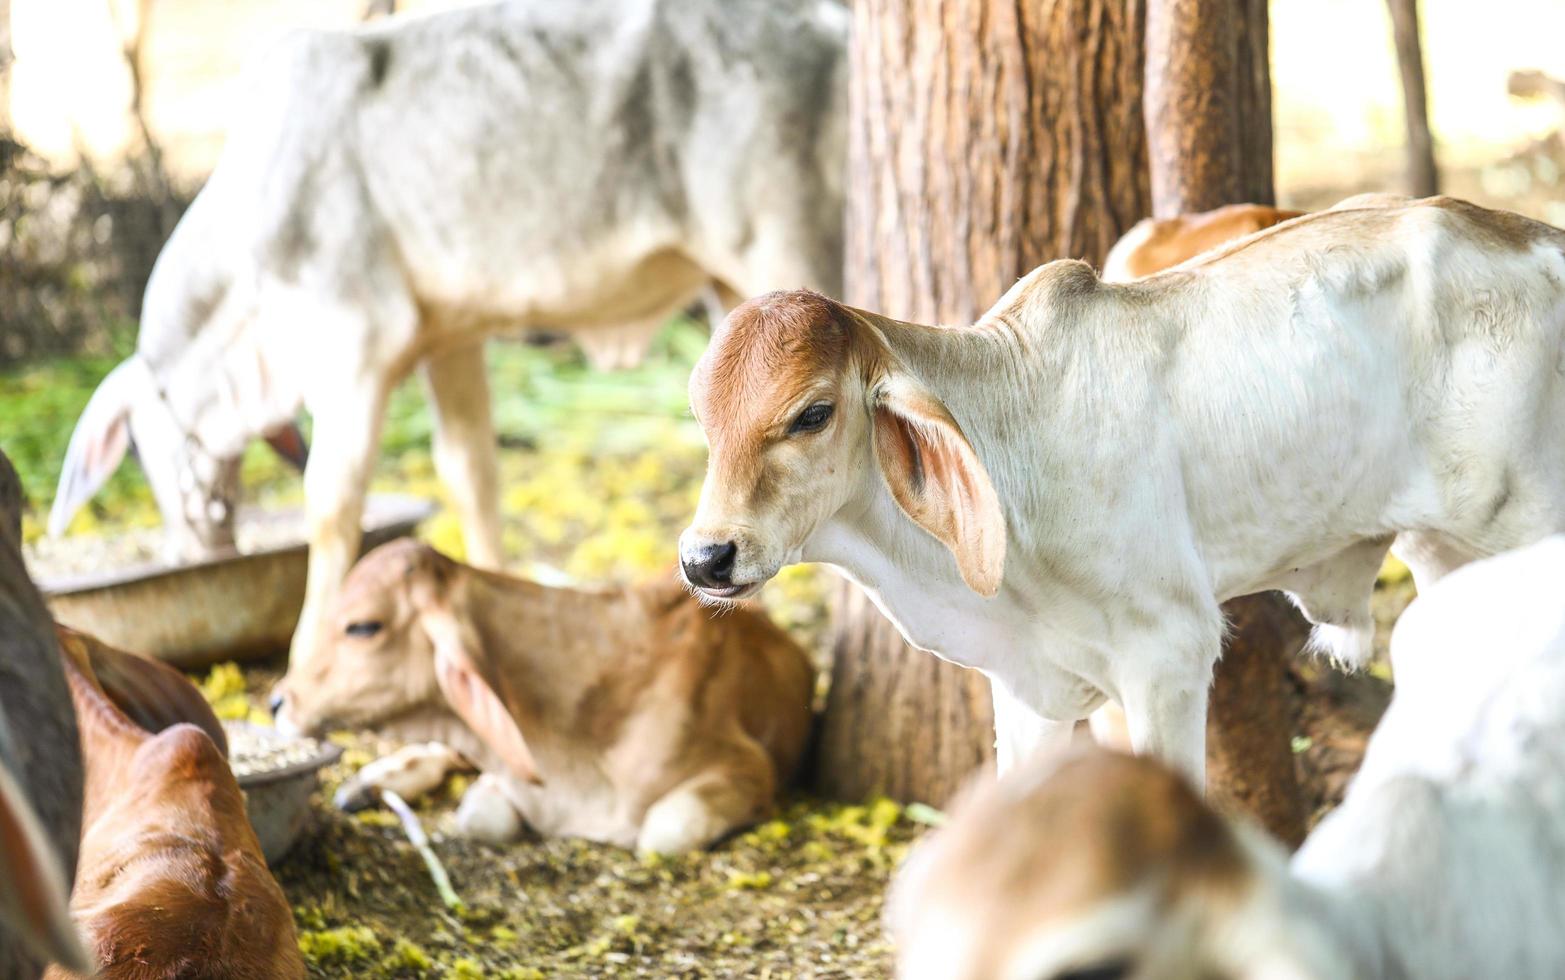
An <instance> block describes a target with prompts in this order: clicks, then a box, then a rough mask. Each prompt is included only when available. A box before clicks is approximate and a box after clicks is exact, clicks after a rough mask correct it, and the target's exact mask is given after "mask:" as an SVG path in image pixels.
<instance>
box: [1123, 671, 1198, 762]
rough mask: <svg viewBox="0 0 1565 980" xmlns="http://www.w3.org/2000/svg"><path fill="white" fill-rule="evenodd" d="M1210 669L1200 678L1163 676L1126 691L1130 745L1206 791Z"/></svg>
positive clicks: (1126, 715)
mask: <svg viewBox="0 0 1565 980" xmlns="http://www.w3.org/2000/svg"><path fill="white" fill-rule="evenodd" d="M1210 678H1211V671H1210V670H1208V671H1206V673H1205V674H1203V675H1201V676H1200V677H1199V678H1191V679H1166V678H1165V679H1163V680H1162V681H1161V682H1153V683H1146V684H1142V685H1139V686H1137V687H1135V688H1133V689H1131V690H1127V691H1125V692H1124V705H1125V722H1126V727H1127V728H1128V729H1129V731H1130V747H1131V749H1132V750H1133V751H1134V752H1135V753H1136V754H1137V755H1154V756H1157V757H1158V758H1159V759H1162V760H1163V761H1164V762H1166V763H1168V764H1169V765H1171V766H1173V767H1174V768H1176V769H1178V770H1179V771H1180V772H1182V773H1184V774H1185V776H1186V777H1187V778H1188V779H1189V780H1190V782H1191V783H1192V784H1193V785H1195V786H1196V787H1197V788H1199V789H1200V790H1201V791H1202V792H1205V791H1206V706H1207V685H1208V684H1209V683H1210Z"/></svg>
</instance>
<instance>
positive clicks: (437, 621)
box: [421, 607, 543, 784]
mask: <svg viewBox="0 0 1565 980" xmlns="http://www.w3.org/2000/svg"><path fill="white" fill-rule="evenodd" d="M421 621H422V624H423V627H424V631H425V632H426V633H428V634H429V638H430V641H431V642H432V643H433V644H434V647H435V682H436V683H437V684H439V685H440V693H441V694H443V695H445V698H446V702H447V703H448V704H450V705H451V710H453V711H455V712H456V714H457V717H458V718H461V719H462V720H463V721H464V722H466V723H467V725H468V727H469V728H471V729H472V730H473V733H474V734H476V735H477V736H478V737H479V739H480V740H482V741H483V743H484V744H485V745H487V746H489V748H490V749H491V750H493V751H494V753H495V754H496V755H498V756H499V757H500V758H501V760H502V761H504V762H505V764H506V766H507V767H508V768H509V769H510V770H511V771H512V772H513V773H514V774H515V775H516V776H517V777H518V778H520V779H524V780H526V781H527V782H530V783H538V784H541V783H542V782H543V779H542V777H541V776H539V774H538V765H537V763H536V762H534V761H533V754H532V750H531V749H529V748H528V747H527V739H526V738H524V737H523V736H522V730H521V728H519V727H518V726H517V724H516V719H515V718H514V717H512V715H511V711H510V709H509V708H508V707H506V699H505V698H504V697H503V696H502V691H503V687H502V685H503V683H504V682H503V681H502V680H501V679H500V678H499V677H498V675H497V674H496V673H495V672H494V670H493V668H492V667H490V665H489V662H488V659H487V658H486V657H484V655H483V651H482V650H481V649H480V648H479V643H478V637H477V636H476V635H474V633H473V631H472V629H470V628H468V627H466V626H464V625H463V624H462V623H461V622H460V621H459V620H458V619H457V617H456V616H454V615H452V614H451V611H450V610H449V609H446V608H444V607H440V608H433V609H427V610H425V611H424V613H423V614H422V617H421Z"/></svg>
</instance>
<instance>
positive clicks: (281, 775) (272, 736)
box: [223, 721, 342, 864]
mask: <svg viewBox="0 0 1565 980" xmlns="http://www.w3.org/2000/svg"><path fill="white" fill-rule="evenodd" d="M223 730H224V731H225V732H226V733H227V734H228V752H229V765H230V766H232V767H233V770H234V778H235V780H237V781H238V783H239V788H240V789H242V790H244V793H245V808H246V810H247V811H248V812H249V815H250V825H251V826H252V827H254V828H255V836H256V837H257V838H259V839H260V841H261V853H262V854H264V855H266V860H267V863H268V864H276V863H277V862H278V861H280V860H281V859H282V857H283V855H285V854H287V853H288V849H289V848H290V847H292V846H293V843H294V841H296V840H298V838H299V834H300V833H301V832H302V831H303V830H304V824H305V821H306V820H307V819H308V818H309V815H310V794H311V793H313V792H314V791H315V783H316V773H318V772H319V771H320V770H321V769H323V768H325V767H326V766H329V765H331V764H332V763H333V762H336V761H337V758H338V756H340V755H342V749H341V748H340V747H338V746H336V745H333V744H331V743H330V742H319V741H316V740H315V739H313V738H292V737H290V736H287V735H284V734H282V733H281V732H278V731H276V730H274V729H271V728H265V727H263V726H261V725H252V724H250V723H249V722H244V721H228V722H224V723H223Z"/></svg>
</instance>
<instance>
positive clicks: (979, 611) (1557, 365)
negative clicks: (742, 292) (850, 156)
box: [680, 198, 1565, 785]
mask: <svg viewBox="0 0 1565 980" xmlns="http://www.w3.org/2000/svg"><path fill="white" fill-rule="evenodd" d="M1369 203H1370V206H1367V207H1361V208H1341V209H1333V210H1331V211H1325V212H1321V213H1319V214H1315V215H1307V216H1305V217H1301V218H1295V219H1294V220H1292V221H1288V222H1285V223H1283V224H1280V225H1277V226H1275V227H1273V228H1270V229H1268V230H1266V231H1263V232H1260V233H1259V234H1256V235H1252V236H1250V237H1248V238H1244V239H1240V240H1239V241H1238V242H1236V243H1234V244H1233V245H1230V246H1228V247H1226V248H1224V249H1221V250H1219V251H1217V252H1215V253H1212V254H1211V255H1209V256H1208V257H1205V258H1198V259H1195V260H1193V261H1192V262H1190V263H1187V264H1185V265H1182V266H1179V267H1178V268H1176V269H1173V270H1170V271H1168V272H1164V273H1161V274H1159V275H1156V276H1152V277H1151V278H1148V279H1143V280H1139V281H1137V282H1132V283H1125V284H1122V285H1116V284H1111V283H1105V282H1102V281H1101V280H1099V279H1098V277H1097V276H1096V275H1095V274H1094V273H1093V271H1092V269H1091V267H1089V266H1087V265H1086V264H1085V263H1081V262H1070V261H1064V262H1052V263H1049V264H1048V265H1045V266H1042V267H1041V268H1039V269H1037V270H1035V271H1034V272H1032V273H1030V274H1029V275H1027V276H1026V277H1024V278H1023V279H1022V280H1021V281H1020V282H1019V283H1017V284H1016V285H1015V286H1014V287H1013V288H1012V289H1011V290H1010V292H1008V293H1007V294H1006V295H1005V296H1004V297H1002V298H1001V299H1000V301H999V302H998V303H997V304H996V305H995V307H994V308H993V309H992V310H990V311H989V312H988V313H987V314H986V315H985V316H984V317H983V318H982V319H981V320H980V321H979V322H978V323H977V324H975V325H974V326H972V327H971V328H945V327H930V326H922V325H918V324H911V323H902V322H899V321H896V320H891V319H889V318H886V317H882V316H878V315H876V314H873V313H867V312H865V311H861V310H853V309H849V308H848V307H845V306H842V305H840V304H837V303H834V302H832V301H830V300H828V299H825V298H824V297H821V296H817V295H814V294H809V293H790V294H777V295H773V296H768V297H763V298H761V299H758V300H754V301H752V302H750V303H746V304H745V305H743V306H741V307H739V308H738V309H737V310H735V311H734V312H733V313H732V314H731V315H730V316H729V317H728V320H727V322H726V324H725V326H724V327H723V329H722V330H720V331H719V332H718V333H717V334H716V335H715V336H714V338H713V341H712V345H711V346H710V347H709V348H708V350H707V352H706V354H705V356H704V357H703V358H702V360H701V362H700V364H699V365H697V368H696V372H695V374H694V375H693V376H692V378H691V385H690V388H691V405H692V407H693V408H694V410H695V412H696V415H697V418H698V419H699V420H700V422H701V425H702V427H703V428H704V429H705V431H706V435H707V438H708V442H709V443H710V446H711V457H710V461H709V463H708V469H707V477H706V483H705V485H704V486H703V488H702V492H701V501H700V505H699V507H698V508H697V511H696V515H695V519H694V521H693V523H692V524H691V526H690V528H689V529H687V530H686V531H685V533H684V535H683V537H682V538H681V541H680V554H681V559H682V564H683V567H684V570H685V574H686V577H687V578H688V579H689V580H690V581H691V583H692V584H693V585H695V586H696V587H698V588H700V589H701V590H702V592H703V593H704V594H705V595H707V596H708V597H710V598H712V599H714V600H719V601H733V600H736V599H739V598H741V597H743V596H746V595H749V594H750V593H752V592H753V591H754V590H755V589H757V588H759V587H760V586H761V585H762V583H764V582H765V581H767V580H768V579H769V578H771V577H772V576H773V575H774V574H776V572H777V570H778V569H779V568H781V567H782V566H783V565H785V564H787V563H790V562H795V561H801V560H804V561H811V560H813V561H825V562H830V563H832V564H835V565H837V566H839V567H841V568H842V569H844V570H845V571H846V572H847V573H848V574H849V575H850V576H851V577H853V578H854V579H855V580H857V581H858V582H859V583H860V584H861V585H862V586H864V588H865V589H866V591H867V592H868V594H869V595H870V596H871V597H872V598H873V599H874V600H875V601H876V602H877V603H878V604H879V605H880V607H881V608H882V609H883V610H884V611H885V612H886V613H887V615H888V616H889V617H890V618H891V619H892V620H893V621H894V622H895V623H896V624H897V625H898V626H899V627H900V629H901V630H902V633H903V635H904V636H906V637H907V639H908V641H909V642H910V643H912V644H913V645H915V646H918V647H920V648H923V649H926V650H931V651H934V652H936V653H939V654H940V655H941V656H943V657H946V658H947V659H950V660H953V661H956V662H958V663H961V664H964V665H967V666H970V667H975V668H978V669H980V670H982V671H984V673H985V674H987V675H988V676H989V678H990V680H991V681H992V683H993V688H994V698H995V721H996V731H997V735H998V742H997V746H998V749H999V760H1000V763H1001V766H1002V768H1003V767H1005V766H1008V765H1010V764H1011V763H1013V762H1014V761H1016V760H1017V759H1019V758H1021V757H1022V756H1023V755H1024V754H1026V753H1028V752H1030V751H1032V750H1034V749H1037V748H1039V747H1041V746H1045V745H1056V746H1058V745H1063V744H1064V743H1065V742H1066V741H1067V740H1068V739H1069V737H1070V732H1071V728H1072V725H1073V723H1074V722H1075V721H1076V720H1078V719H1081V718H1084V717H1086V716H1087V715H1088V714H1089V713H1091V712H1092V711H1094V710H1095V709H1096V708H1097V707H1099V706H1100V705H1101V704H1103V703H1104V701H1105V700H1106V699H1113V700H1115V701H1118V702H1119V703H1120V704H1122V705H1123V706H1124V708H1125V713H1126V719H1127V721H1128V723H1129V729H1130V739H1131V743H1132V745H1133V746H1134V747H1135V749H1136V750H1137V751H1138V752H1152V753H1155V754H1157V755H1160V756H1161V757H1162V758H1164V759H1165V760H1168V761H1171V762H1173V763H1174V764H1175V765H1177V766H1178V767H1180V768H1181V769H1183V770H1184V772H1186V773H1187V774H1188V775H1189V776H1190V777H1191V778H1192V779H1193V780H1194V781H1195V782H1196V783H1197V784H1198V785H1199V784H1200V783H1201V782H1202V777H1203V769H1204V760H1205V732H1206V705H1207V687H1208V684H1209V683H1210V680H1211V672H1212V665H1213V663H1214V662H1215V661H1216V660H1217V656H1218V653H1219V647H1220V640H1221V637H1222V631H1223V618H1222V612H1221V610H1220V609H1219V603H1221V602H1223V601H1225V600H1227V599H1231V598H1233V597H1235V596H1241V595H1246V594H1249V593H1252V592H1258V591H1262V590H1266V589H1281V590H1283V591H1285V592H1287V593H1288V594H1290V595H1291V596H1292V597H1293V598H1294V600H1295V601H1296V602H1297V603H1298V604H1299V606H1300V608H1301V610H1302V611H1303V612H1304V614H1305V615H1306V616H1307V617H1308V618H1309V619H1310V620H1311V621H1312V622H1314V623H1315V624H1316V632H1315V639H1316V643H1317V645H1318V646H1319V647H1321V648H1324V649H1325V650H1327V651H1329V652H1330V653H1332V654H1333V655H1334V656H1336V657H1337V658H1339V659H1340V660H1342V661H1344V662H1346V663H1349V664H1361V663H1363V662H1364V660H1365V659H1367V657H1368V656H1369V654H1370V649H1371V644H1370V639H1371V636H1372V633H1373V627H1374V622H1373V620H1372V618H1371V616H1370V609H1369V598H1370V592H1371V589H1372V587H1373V585H1374V581H1375V575H1376V573H1377V571H1378V570H1379V568H1380V565H1381V562H1382V560H1383V558H1384V557H1385V554H1386V551H1387V549H1388V548H1389V547H1391V546H1392V543H1393V541H1394V542H1395V544H1396V550H1397V553H1398V554H1399V556H1400V557H1402V558H1403V560H1404V561H1406V562H1407V564H1408V565H1409V566H1410V567H1411V568H1412V569H1413V574H1414V576H1415V578H1416V580H1417V582H1418V585H1419V587H1420V588H1421V589H1422V588H1424V587H1426V586H1428V585H1429V584H1430V583H1431V582H1433V581H1434V580H1435V579H1437V578H1439V577H1440V576H1441V575H1443V574H1445V573H1446V572H1447V571H1449V570H1450V569H1452V568H1455V567H1457V566H1458V565H1461V564H1463V563H1464V562H1466V561H1469V560H1471V559H1473V558H1476V557H1481V556H1484V555H1487V554H1493V553H1495V552H1498V551H1502V550H1505V549H1508V548H1513V547H1516V546H1518V545H1522V544H1526V543H1528V542H1529V541H1534V540H1536V539H1538V538H1540V537H1543V536H1544V535H1546V534H1549V533H1551V532H1555V531H1560V530H1565V233H1562V232H1560V231H1559V230H1558V229H1555V228H1551V227H1549V226H1547V225H1543V224H1539V223H1537V222H1532V221H1528V220H1527V219H1525V218H1522V217H1520V216H1518V215H1514V214H1507V213H1505V212H1500V211H1488V210H1485V209H1483V208H1479V207H1475V206H1473V205H1471V204H1467V203H1464V202H1461V201H1454V200H1451V199H1448V198H1432V199H1430V200H1427V201H1420V202H1412V203H1404V204H1401V205H1392V204H1389V203H1387V202H1384V201H1381V202H1373V201H1372V202H1369ZM1377 203H1378V204H1379V206H1375V205H1376V204H1377Z"/></svg>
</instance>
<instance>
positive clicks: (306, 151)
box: [50, 0, 847, 654]
mask: <svg viewBox="0 0 1565 980" xmlns="http://www.w3.org/2000/svg"><path fill="white" fill-rule="evenodd" d="M846 35H847V15H846V11H845V10H844V9H843V8H842V7H840V6H839V5H837V4H835V3H831V2H821V0H578V2H572V3H546V2H518V3H502V4H487V5H483V6H477V7H472V8H466V9H461V10H455V11H450V12H446V13H441V14H436V15H432V16H427V17H402V18H392V19H389V20H386V21H382V22H380V23H378V24H376V25H374V26H370V27H364V28H360V29H357V30H350V31H335V32H311V33H302V34H297V35H294V36H293V37H291V38H290V39H289V40H287V41H286V42H285V43H283V44H281V45H280V46H279V47H278V48H277V49H276V50H275V51H273V52H272V53H271V54H270V55H269V56H268V57H266V58H264V59H262V60H261V61H260V62H259V63H258V64H257V65H256V66H255V67H254V70H253V72H252V74H251V76H250V78H249V82H248V86H247V91H248V92H249V93H250V97H249V99H248V100H247V101H246V102H245V103H244V104H242V105H241V106H238V107H236V109H235V119H236V123H235V125H234V127H233V130H232V132H231V134H230V137H229V142H228V145H227V147H226V148H225V150H224V153H223V157H222V159H221V160H220V162H219V164H218V166H217V168H216V170H215V171H214V173H213V174H212V177H211V179H210V180H209V181H208V182H207V185H206V187H205V188H204V189H203V190H202V191H201V193H200V195H199V196H198V197H197V198H196V200H195V202H194V203H193V204H192V205H191V207H190V210H189V212H188V213H187V214H186V215H185V217H184V219H183V220H181V222H180V223H179V226H178V227H177V228H176V229H175V231H174V235H173V237H172V238H171V239H170V240H169V242H168V244H167V246H166V247H165V248H164V250H163V253H162V254H161V255H160V256H159V258H158V262H157V264H156V266H155V268H154V270H153V275H152V279H151V281H150V283H149V284H148V287H147V294H146V299H145V302H144V305H143V309H142V329H141V334H140V337H139V339H138V342H137V350H136V353H135V354H134V355H133V356H132V357H130V358H129V359H127V360H126V361H125V362H123V363H122V364H120V365H119V366H118V367H117V368H115V369H114V371H113V372H112V373H111V374H110V375H109V376H108V377H107V378H106V379H105V380H104V381H103V383H102V385H101V386H100V387H99V389H98V391H97V392H96V393H95V394H94V396H93V399H92V401H91V403H90V404H89V405H88V407H87V409H86V411H85V412H84V413H83V414H82V417H81V419H80V420H79V421H78V423H77V427H76V432H75V434H74V435H73V436H72V439H71V445H70V449H69V451H68V455H67V459H66V463H65V468H64V472H63V473H62V475H61V478H60V488H59V492H58V494H57V496H56V499H55V503H54V509H53V512H52V513H51V515H50V528H51V530H52V531H53V532H55V533H59V532H61V531H62V530H63V529H64V528H65V526H66V525H67V524H68V523H69V521H70V518H71V516H72V514H73V513H74V512H75V511H76V510H77V509H78V508H79V507H80V506H81V505H82V504H83V503H85V502H86V501H87V500H88V499H89V498H90V497H91V496H92V494H93V493H94V492H95V491H96V490H97V488H98V487H99V486H101V485H102V483H103V481H104V480H105V479H107V478H108V476H109V475H110V474H111V473H112V472H113V470H114V468H115V466H116V465H117V464H118V462H119V461H120V459H121V457H122V456H123V454H124V452H125V449H126V448H127V446H128V444H129V442H130V440H131V439H132V438H133V439H134V441H135V443H136V447H137V450H138V453H139V456H140V459H141V464H142V467H143V469H144V470H145V471H146V473H147V476H148V479H149V482H150V483H151V484H152V488H153V491H154V493H155V495H156V497H157V499H158V503H159V507H160V509H161V511H162V513H163V517H164V522H165V524H166V525H167V527H168V529H169V531H170V532H171V534H172V535H173V538H174V542H175V544H176V545H177V547H178V549H179V550H181V551H183V552H187V553H188V552H192V551H196V552H199V551H201V550H204V549H209V548H213V547H221V546H223V545H225V544H227V543H228V542H230V541H231V540H232V500H231V498H232V496H233V494H234V492H235V490H236V484H237V479H236V473H237V459H238V456H239V455H240V453H241V451H242V450H243V449H244V447H245V445H246V443H247V442H249V441H250V440H251V439H252V438H254V437H256V436H257V435H260V434H263V433H273V434H277V433H279V432H286V431H287V427H288V426H289V424H290V422H291V420H292V419H293V418H294V416H295V414H296V413H297V411H298V409H299V408H300V406H301V405H302V406H304V407H305V408H307V409H308V410H309V411H310V412H311V414H312V415H313V418H314V427H315V428H314V451H313V453H312V454H311V455H310V458H309V462H308V465H307V467H306V471H305V477H304V483H305V495H306V498H307V507H308V512H309V532H308V533H309V543H310V566H309V588H308V596H307V599H306V603H305V611H304V616H303V619H302V621H301V623H300V627H299V630H298V632H297V633H296V634H295V639H294V651H295V653H296V654H304V653H306V652H307V650H308V649H309V647H310V645H311V643H312V640H313V636H314V631H315V629H316V625H317V622H318V620H319V618H320V615H321V613H322V611H323V610H324V609H325V607H326V604H327V603H328V602H329V601H330V600H331V598H332V596H333V594H334V593H335V591H336V589H337V587H338V585H339V583H340V582H341V580H342V577H343V576H344V574H345V573H346V572H347V570H348V566H349V565H350V564H351V562H352V560H353V557H354V555H355V553H356V550H357V546H358V542H359V519H360V514H361V511H362V508H363V501H364V495H365V488H366V484H367V482H368V479H369V475H370V472H371V468H372V464H373V461H374V457H375V450H376V447H377V444H378V440H379V435H380V424H381V417H382V414H383V409H384V405H385V401H386V397H387V395H388V393H389V392H390V391H391V389H392V388H393V386H395V384H396V383H397V382H398V380H399V379H400V378H402V377H403V376H404V375H405V374H406V373H407V372H408V371H410V370H411V369H412V368H414V367H415V366H417V367H420V368H421V369H422V371H423V374H424V379H425V382H426V383H427V386H428V390H429V394H430V396H431V399H432V400H433V402H434V407H435V410H436V414H437V419H438V424H437V430H436V436H435V442H436V447H435V448H436V466H437V469H438V471H439V473H440V475H441V478H442V480H443V481H445V483H446V484H447V486H448V487H449V489H450V491H451V495H452V498H453V502H454V504H455V506H456V509H457V511H458V514H459V516H460V517H461V519H462V523H463V528H464V531H465V533H466V538H467V551H468V554H469V556H470V557H471V558H472V559H473V560H475V561H476V562H477V563H479V564H481V565H485V566H495V565H498V564H499V563H500V560H501V556H500V529H499V519H498V503H497V499H498V493H497V487H496V483H497V477H496V467H495V455H494V453H495V438H494V431H493V426H492V423H491V418H490V410H489V391H488V387H487V384H486V381H485V377H484V371H483V357H482V345H483V341H484V339H485V338H486V337H487V336H489V335H490V334H492V333H494V332H496V331H499V330H502V329H508V328H515V327H548V328H551V329H555V330H563V331H567V332H570V333H571V334H573V335H577V336H582V337H585V338H587V339H588V340H589V341H590V340H591V338H593V337H594V336H596V337H599V338H603V339H605V340H606V341H607V342H608V343H609V344H610V345H614V344H619V343H622V342H623V341H625V339H626V337H627V335H628V336H629V338H630V339H631V341H632V342H633V343H634V342H635V341H636V339H637V338H638V337H642V336H644V335H645V333H646V330H647V328H648V327H649V326H656V325H657V324H660V323H662V322H663V321H664V320H665V319H666V318H667V317H668V316H669V315H670V314H671V313H673V312H675V311H677V310H679V309H681V308H683V307H684V306H686V305H687V304H688V303H690V301H691V300H692V298H694V297H696V296H697V295H698V294H700V293H702V292H703V291H704V290H705V289H707V288H708V286H709V285H711V284H715V285H716V287H717V288H718V291H719V292H720V293H721V294H722V295H725V296H728V297H737V296H740V295H744V294H751V293H756V292H760V291H763V290H766V289H771V288H776V287H779V286H798V285H809V286H813V287H815V288H819V289H823V290H826V291H828V292H835V290H836V287H837V284H838V281H839V279H840V275H841V273H840V265H841V216H842V186H841V184H842V173H841V171H842V169H843V164H844V158H845V149H844V147H845V140H844V133H843V125H842V118H843V116H844V114H845V111H846V108H845V107H846V60H845V57H844V53H845V45H846ZM642 342H644V341H642ZM293 448H294V449H295V450H299V449H302V445H299V444H297V443H295V444H294V445H293Z"/></svg>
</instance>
